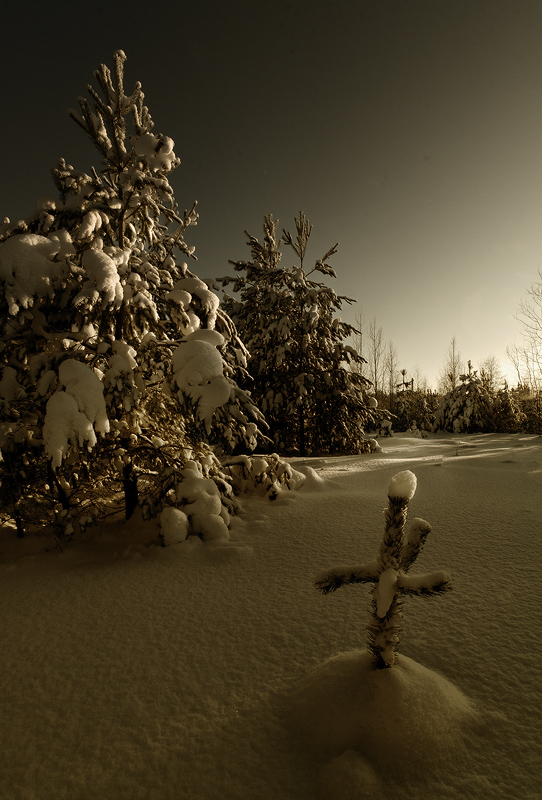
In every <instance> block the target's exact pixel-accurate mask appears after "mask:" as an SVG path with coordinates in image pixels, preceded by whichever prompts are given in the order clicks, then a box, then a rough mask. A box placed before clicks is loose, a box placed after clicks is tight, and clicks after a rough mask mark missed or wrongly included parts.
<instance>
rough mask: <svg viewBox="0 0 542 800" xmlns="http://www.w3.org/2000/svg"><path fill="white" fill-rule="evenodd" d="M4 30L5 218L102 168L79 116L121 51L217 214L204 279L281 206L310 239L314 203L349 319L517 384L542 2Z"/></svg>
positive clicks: (299, 3)
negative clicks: (69, 169) (74, 177)
mask: <svg viewBox="0 0 542 800" xmlns="http://www.w3.org/2000/svg"><path fill="white" fill-rule="evenodd" d="M2 22H3V30H4V31H9V36H7V37H6V36H5V37H4V40H3V46H2V49H1V51H0V67H1V69H2V75H3V76H4V79H3V81H2V86H1V88H0V102H1V104H2V112H3V113H2V116H3V119H4V124H3V125H2V126H1V128H0V149H1V152H3V154H4V157H3V158H2V159H0V219H1V218H3V217H4V216H8V217H9V218H10V219H11V220H14V219H17V218H19V217H21V216H25V215H27V214H30V213H32V211H33V210H34V208H35V205H36V201H37V199H38V197H40V196H42V195H44V194H54V191H55V190H54V186H53V184H52V181H51V179H50V169H51V168H52V167H53V166H54V165H55V164H56V162H57V160H58V158H59V157H61V156H63V157H65V158H66V160H67V161H68V162H69V163H71V164H73V166H75V167H76V168H78V169H81V170H83V171H88V170H89V169H90V167H91V166H93V165H94V166H96V167H97V168H98V169H99V167H100V163H99V162H100V157H99V155H98V152H97V151H96V150H94V149H93V147H92V145H91V144H90V142H88V141H87V140H86V139H85V135H84V133H83V132H82V131H81V130H80V129H79V128H78V127H77V126H76V125H75V124H74V123H73V122H72V121H71V120H70V119H69V117H68V115H67V110H68V109H69V108H75V109H77V107H78V104H77V98H78V97H79V96H83V95H84V94H85V91H86V86H87V84H88V83H91V82H93V71H94V70H95V69H96V68H97V67H98V66H99V64H100V63H106V64H108V65H109V66H112V55H113V53H114V52H115V50H117V49H123V50H124V51H125V53H126V55H127V58H128V60H127V63H126V66H125V75H126V86H127V90H129V89H130V87H131V86H132V85H133V84H134V83H135V82H136V81H137V80H139V81H141V83H142V86H143V90H144V92H145V96H146V102H147V103H148V106H149V109H150V112H151V114H152V117H153V119H154V121H155V132H156V133H163V134H165V135H168V136H170V137H171V138H173V139H174V141H175V151H176V153H177V155H178V156H180V158H181V161H182V163H181V165H180V167H179V168H178V169H177V170H176V171H175V172H174V173H173V174H172V176H171V180H170V182H171V184H172V186H173V189H174V192H175V197H176V200H177V202H178V203H179V206H180V207H181V208H190V207H191V205H192V203H193V201H194V200H197V201H198V209H199V213H200V219H199V223H198V227H197V228H192V229H189V231H188V232H187V235H186V240H187V243H188V244H190V245H192V244H193V245H195V246H196V255H197V256H198V262H197V263H196V264H194V263H193V264H192V267H191V268H192V269H193V270H194V271H195V272H196V273H197V274H198V275H199V276H200V277H202V278H209V277H212V278H214V277H218V276H222V275H226V274H232V270H233V268H232V267H231V266H230V265H229V264H228V261H229V260H230V259H232V260H241V259H246V258H248V257H249V250H248V247H247V246H246V236H245V234H244V231H245V230H246V231H248V232H249V233H251V234H253V235H256V236H258V237H260V235H261V232H262V222H263V217H264V215H265V214H269V213H271V214H273V216H274V217H275V218H278V219H279V221H280V222H279V230H280V229H282V228H283V227H284V228H286V229H288V230H291V229H293V227H294V216H296V215H298V214H299V212H300V211H303V212H304V213H305V214H306V215H307V216H308V218H309V220H310V221H311V223H312V225H313V233H312V236H311V244H310V246H309V253H308V256H309V258H310V257H312V258H313V259H314V260H316V259H317V258H320V257H321V256H322V255H323V254H324V253H325V252H326V251H327V250H328V249H329V247H330V246H331V245H333V244H335V243H336V242H338V243H339V249H338V252H337V254H336V255H335V256H334V258H333V260H332V261H331V264H332V266H333V267H334V268H335V270H336V272H337V279H336V280H333V279H330V285H331V286H332V287H333V288H334V290H335V291H336V292H337V293H338V294H340V295H346V296H348V297H351V298H353V299H354V300H356V303H355V304H352V305H345V307H343V310H342V312H341V316H342V318H343V319H344V320H346V321H347V322H350V323H355V322H356V320H359V319H360V318H361V319H363V320H364V325H365V327H366V328H367V327H368V325H369V323H370V321H371V320H372V319H374V318H376V323H377V326H378V327H382V332H383V336H384V339H385V340H386V341H387V342H391V343H392V344H393V345H394V346H395V348H396V349H397V352H398V363H399V367H400V368H405V369H406V370H407V372H408V374H409V375H412V374H414V372H415V370H416V368H417V369H418V370H419V372H420V374H421V375H423V376H425V377H426V378H427V380H428V381H429V384H430V385H434V386H436V383H437V377H438V374H439V373H440V371H441V369H442V367H443V365H444V362H445V360H446V355H447V352H448V349H449V346H450V342H451V339H452V337H455V338H456V342H457V349H458V351H459V353H460V355H461V357H462V359H463V361H464V362H466V361H467V359H471V361H472V363H473V366H474V367H476V366H477V365H478V364H479V363H480V362H481V361H482V360H483V359H485V358H486V357H488V356H491V355H493V356H495V357H496V358H497V360H498V361H499V362H500V363H501V365H502V370H503V372H504V373H505V374H507V375H508V377H509V379H510V380H511V381H513V378H514V373H513V369H512V367H511V365H510V364H509V362H508V361H507V358H506V347H507V346H508V345H511V344H513V343H514V342H516V343H518V344H519V343H521V339H522V337H521V329H520V325H519V323H518V321H517V319H516V313H517V309H518V306H519V303H520V302H521V300H522V298H523V297H524V296H525V294H526V292H527V290H528V288H529V286H530V285H531V284H532V283H533V282H534V281H535V280H536V277H537V271H538V270H539V269H540V268H541V267H542V224H541V223H542V149H541V144H542V7H541V6H540V3H539V1H538V0H514V2H511V0H454V2H450V1H449V0H410V2H408V3H405V2H404V1H403V2H396V0H389V2H385V3H374V2H371V3H367V2H365V1H364V0H362V1H361V2H359V1H358V2H355V3H354V2H346V1H345V0H332V1H331V2H326V1H325V0H312V1H309V0H291V1H289V0H276V1H275V2H273V0H268V2H257V0H252V1H251V2H249V1H248V0H231V2H228V3H224V2H218V1H217V0H208V1H205V0H202V1H201V2H200V1H199V0H193V1H192V2H184V0H177V2H170V0H162V2H161V3H160V4H157V5H156V6H152V5H151V4H141V5H134V4H131V3H125V2H123V1H122V0H118V1H117V2H114V3H110V2H103V0H95V2H94V3H93V4H91V5H90V4H88V3H86V2H84V3H83V2H78V0H71V2H69V3H68V2H65V0H59V1H58V2H55V3H54V4H53V5H50V4H43V3H41V2H39V3H38V2H35V0H30V2H27V3H26V4H24V5H22V4H16V3H9V4H8V5H7V8H5V9H3V11H2ZM292 255H293V253H292ZM290 261H291V260H290V256H289V254H288V251H286V250H285V252H284V256H283V263H285V264H286V265H289V263H290ZM407 378H408V375H407Z"/></svg>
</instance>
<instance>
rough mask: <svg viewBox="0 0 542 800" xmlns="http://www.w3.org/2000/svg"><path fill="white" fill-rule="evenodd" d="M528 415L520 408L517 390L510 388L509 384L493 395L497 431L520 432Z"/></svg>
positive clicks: (494, 421) (494, 424)
mask: <svg viewBox="0 0 542 800" xmlns="http://www.w3.org/2000/svg"><path fill="white" fill-rule="evenodd" d="M526 421H527V417H526V415H525V414H524V413H523V411H522V410H521V408H520V404H519V402H518V396H517V393H516V392H511V391H510V390H509V389H508V384H507V383H506V381H505V383H504V387H503V388H502V389H499V390H498V392H496V394H495V395H494V397H493V427H494V430H495V432H496V433H518V432H519V431H521V430H523V429H524V428H525V424H526Z"/></svg>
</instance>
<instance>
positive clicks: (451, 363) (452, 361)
mask: <svg viewBox="0 0 542 800" xmlns="http://www.w3.org/2000/svg"><path fill="white" fill-rule="evenodd" d="M462 372H463V369H462V367H461V356H460V355H459V352H458V350H457V341H456V338H455V336H453V337H452V341H451V342H450V347H449V348H448V353H447V355H446V361H445V362H444V366H443V367H442V370H441V373H440V375H439V377H438V388H439V392H441V394H446V392H453V390H454V389H455V387H456V386H457V384H458V383H459V376H460V375H461V373H462Z"/></svg>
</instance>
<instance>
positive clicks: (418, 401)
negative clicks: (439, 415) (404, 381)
mask: <svg viewBox="0 0 542 800" xmlns="http://www.w3.org/2000/svg"><path fill="white" fill-rule="evenodd" d="M437 401H438V396H437V395H436V394H433V393H432V392H420V391H416V390H413V389H405V390H403V391H400V392H398V393H397V394H396V395H395V397H394V401H393V404H391V405H390V410H391V412H392V413H393V415H394V421H393V428H394V430H396V431H408V430H414V429H416V430H419V431H430V430H432V429H433V424H434V420H435V410H436V408H437V405H438V402H437ZM413 423H415V425H413Z"/></svg>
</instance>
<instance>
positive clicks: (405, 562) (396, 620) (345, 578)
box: [315, 470, 451, 669]
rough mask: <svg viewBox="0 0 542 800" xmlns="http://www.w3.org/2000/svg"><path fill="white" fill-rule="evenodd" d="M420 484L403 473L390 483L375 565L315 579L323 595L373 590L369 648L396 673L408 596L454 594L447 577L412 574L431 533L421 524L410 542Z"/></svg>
mask: <svg viewBox="0 0 542 800" xmlns="http://www.w3.org/2000/svg"><path fill="white" fill-rule="evenodd" d="M416 484H417V480H416V476H415V475H414V473H413V472H410V470H405V471H404V472H399V473H398V474H397V475H394V477H393V478H392V479H391V481H390V484H389V487H388V507H387V508H386V509H385V511H384V518H385V530H384V537H383V539H382V543H381V545H380V552H379V554H378V558H377V559H376V561H371V562H370V563H368V564H364V565H361V566H360V565H356V566H338V567H332V568H331V569H329V570H326V571H325V572H321V573H320V574H319V575H317V576H316V579H315V586H316V588H317V589H319V590H320V591H321V592H322V593H323V594H328V593H329V592H334V591H336V590H337V589H339V588H340V587H341V586H344V585H346V584H348V583H372V584H373V590H372V603H371V619H370V622H369V624H368V626H367V643H368V649H369V652H370V653H372V655H373V658H374V660H375V662H376V666H377V667H378V668H379V669H384V668H386V667H392V666H393V665H394V663H395V657H396V647H397V644H398V642H399V632H400V623H401V617H402V605H403V599H404V596H405V595H418V596H420V597H431V596H433V595H436V594H442V593H443V592H447V591H449V590H450V589H451V584H450V578H449V576H448V575H447V574H446V573H445V572H442V571H438V572H431V573H426V574H423V575H409V574H408V571H409V569H410V567H411V566H412V564H413V563H414V561H415V560H416V558H417V557H418V555H419V553H420V552H421V550H422V548H423V546H424V544H425V540H426V539H427V536H428V534H429V532H430V531H431V526H430V525H429V523H428V522H426V521H425V520H423V519H419V518H416V519H414V520H413V522H412V525H411V526H410V529H409V531H408V535H407V536H406V537H405V526H406V520H407V512H408V504H409V502H410V500H411V499H412V497H413V496H414V492H415V491H416Z"/></svg>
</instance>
